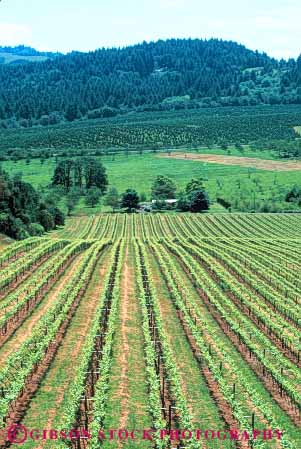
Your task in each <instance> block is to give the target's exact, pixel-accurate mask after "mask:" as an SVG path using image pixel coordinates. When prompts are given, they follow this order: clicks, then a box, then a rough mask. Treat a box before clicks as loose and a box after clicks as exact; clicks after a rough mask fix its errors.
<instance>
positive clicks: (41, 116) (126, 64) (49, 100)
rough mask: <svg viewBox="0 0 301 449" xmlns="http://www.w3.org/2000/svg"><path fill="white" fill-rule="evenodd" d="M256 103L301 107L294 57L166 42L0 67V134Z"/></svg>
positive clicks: (299, 65) (221, 44) (300, 71)
mask: <svg viewBox="0 0 301 449" xmlns="http://www.w3.org/2000/svg"><path fill="white" fill-rule="evenodd" d="M0 56H1V55H0ZM45 56H47V55H46V54H45ZM264 103H266V104H278V103H301V57H299V59H298V60H297V61H295V60H293V59H291V60H289V61H283V60H282V61H277V60H275V59H272V58H270V57H269V56H268V55H266V54H264V53H263V54H261V53H258V52H254V51H251V50H248V49H247V48H245V47H244V46H242V45H238V44H236V43H234V42H226V41H222V40H217V39H211V40H208V41H207V40H198V39H196V40H190V39H189V40H181V39H171V40H167V41H158V42H155V43H143V44H140V45H135V46H131V47H127V48H123V49H114V48H113V49H100V50H97V51H95V52H90V53H79V52H72V53H70V54H68V55H65V56H59V55H58V56H56V57H55V58H52V59H47V60H45V61H43V62H39V63H36V62H34V63H27V64H17V65H11V64H9V65H7V64H1V65H0V120H1V125H2V126H3V127H15V126H23V127H29V126H34V125H38V124H42V125H49V124H56V123H59V122H61V121H64V120H67V121H73V120H76V119H79V118H82V117H84V118H98V117H103V116H105V117H107V116H112V115H116V114H118V113H123V112H127V111H129V110H138V111H143V110H162V109H163V110H164V109H182V108H198V107H204V106H205V107H208V106H218V105H244V106H248V105H256V104H264Z"/></svg>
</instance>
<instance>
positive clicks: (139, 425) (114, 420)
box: [103, 223, 152, 449]
mask: <svg viewBox="0 0 301 449" xmlns="http://www.w3.org/2000/svg"><path fill="white" fill-rule="evenodd" d="M129 225H130V223H129ZM133 258H134V251H133V248H132V246H131V244H130V243H129V244H128V246H127V249H126V255H125V259H124V267H123V272H122V279H121V298H120V302H119V313H118V316H119V323H118V328H117V331H116V334H115V340H114V346H113V364H112V368H111V378H110V383H109V393H108V396H109V400H108V404H107V418H106V420H105V424H104V430H105V431H107V430H108V429H128V430H134V429H137V430H143V429H149V428H151V427H152V420H151V416H150V414H149V412H148V391H147V379H146V365H145V360H144V348H143V335H142V317H141V312H140V308H139V303H138V298H137V294H136V289H135V271H134V260H133ZM137 436H138V434H137ZM113 447H114V449H116V448H121V447H122V448H126V449H137V448H138V447H139V449H149V447H150V443H149V442H148V441H143V440H142V439H139V440H136V441H131V440H130V439H129V440H128V441H123V442H121V441H117V440H116V441H114V442H112V441H104V443H103V448H104V449H109V448H113Z"/></svg>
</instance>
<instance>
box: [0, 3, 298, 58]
mask: <svg viewBox="0 0 301 449" xmlns="http://www.w3.org/2000/svg"><path fill="white" fill-rule="evenodd" d="M300 19H301V1H300V0H205V1H204V0H2V1H0V45H2V46H4V45H10V46H13V45H18V44H25V45H30V46H32V47H34V48H37V49H38V50H49V51H61V52H68V51H71V50H80V51H88V50H95V49H96V48H99V47H113V46H125V45H128V44H134V43H138V42H142V41H144V40H145V41H151V40H157V39H166V38H171V37H178V38H184V37H186V38H187V37H192V38H210V37H218V38H222V39H226V40H234V41H237V42H239V43H241V44H244V45H246V46H247V47H248V48H251V49H254V50H255V49H257V50H259V51H265V52H267V53H268V54H269V55H271V56H274V57H276V58H281V57H283V58H289V57H297V56H298V55H299V54H300V53H301V26H300Z"/></svg>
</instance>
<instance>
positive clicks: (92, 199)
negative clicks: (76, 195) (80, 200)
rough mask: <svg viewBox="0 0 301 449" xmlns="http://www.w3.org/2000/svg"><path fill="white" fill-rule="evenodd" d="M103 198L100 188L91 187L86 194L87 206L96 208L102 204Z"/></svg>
mask: <svg viewBox="0 0 301 449" xmlns="http://www.w3.org/2000/svg"><path fill="white" fill-rule="evenodd" d="M101 196H102V192H101V190H100V189H99V188H98V187H91V189H89V190H88V191H87V193H86V198H85V201H86V204H87V206H90V207H95V206H96V205H97V204H99V203H100V198H101Z"/></svg>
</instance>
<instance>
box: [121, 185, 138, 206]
mask: <svg viewBox="0 0 301 449" xmlns="http://www.w3.org/2000/svg"><path fill="white" fill-rule="evenodd" d="M121 205H122V207H125V208H127V209H128V210H129V211H131V210H132V209H137V208H138V205H139V195H138V193H137V192H136V190H133V189H127V190H126V191H125V192H124V194H123V195H122V200H121Z"/></svg>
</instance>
